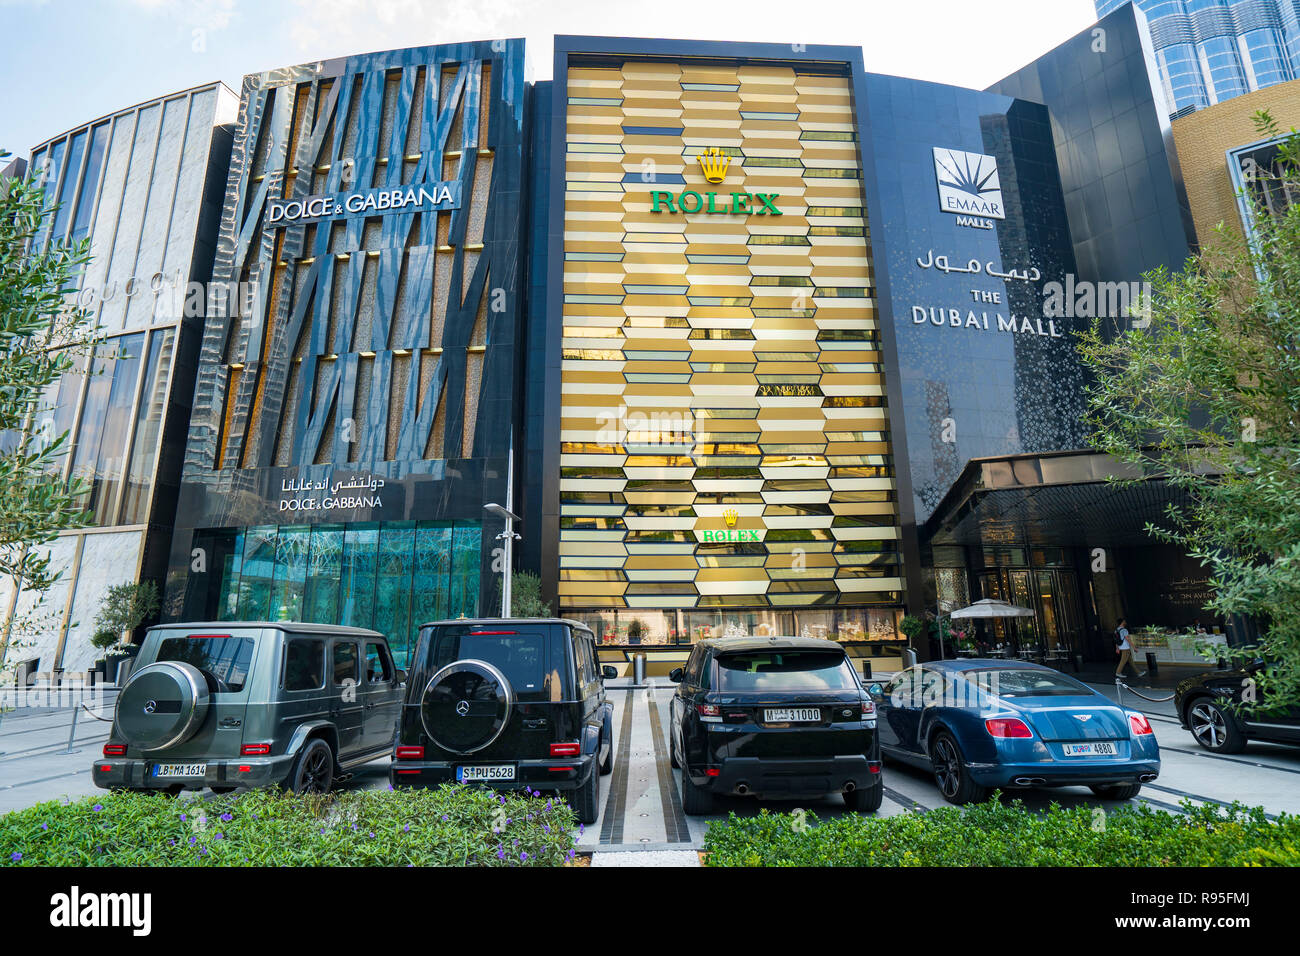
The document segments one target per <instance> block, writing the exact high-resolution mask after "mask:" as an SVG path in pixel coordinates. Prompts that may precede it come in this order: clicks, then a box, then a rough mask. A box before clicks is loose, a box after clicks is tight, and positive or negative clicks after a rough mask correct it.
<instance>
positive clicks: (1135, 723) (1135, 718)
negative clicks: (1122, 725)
mask: <svg viewBox="0 0 1300 956" xmlns="http://www.w3.org/2000/svg"><path fill="white" fill-rule="evenodd" d="M1128 725H1129V726H1130V727H1132V728H1133V734H1134V736H1140V735H1141V734H1149V733H1151V732H1152V730H1151V723H1150V721H1148V720H1147V719H1146V715H1145V714H1135V713H1132V712H1130V713H1129V715H1128Z"/></svg>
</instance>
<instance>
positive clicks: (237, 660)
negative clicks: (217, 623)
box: [156, 634, 253, 694]
mask: <svg viewBox="0 0 1300 956" xmlns="http://www.w3.org/2000/svg"><path fill="white" fill-rule="evenodd" d="M156 660H159V661H178V662H180V663H184V664H190V665H191V666H193V667H197V668H198V669H199V670H200V671H201V672H202V673H203V676H204V677H205V678H207V680H208V690H209V691H211V692H213V693H232V694H237V693H239V692H240V691H241V690H243V689H244V682H245V681H246V680H247V679H248V669H249V666H250V665H251V664H252V662H253V639H252V638H251V637H231V636H230V635H229V634H205V635H202V636H194V637H169V638H166V639H164V640H163V642H162V643H161V644H159V645H158V657H157V658H156Z"/></svg>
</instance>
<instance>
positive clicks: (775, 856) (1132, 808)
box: [703, 799, 1300, 866]
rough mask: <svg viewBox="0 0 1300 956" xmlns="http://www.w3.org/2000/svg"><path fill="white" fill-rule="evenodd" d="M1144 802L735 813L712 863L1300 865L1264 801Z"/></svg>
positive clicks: (1297, 825)
mask: <svg viewBox="0 0 1300 956" xmlns="http://www.w3.org/2000/svg"><path fill="white" fill-rule="evenodd" d="M1182 806H1183V810H1184V811H1185V812H1184V814H1177V813H1169V812H1166V811H1164V810H1156V809H1153V808H1152V807H1150V806H1149V805H1146V804H1137V805H1129V806H1125V807H1121V808H1118V809H1113V810H1101V809H1098V808H1093V807H1086V806H1079V807H1071V808H1069V809H1066V808H1062V807H1060V806H1057V805H1055V804H1053V805H1052V806H1051V807H1050V808H1049V809H1048V810H1047V811H1046V812H1039V811H1033V810H1028V809H1026V808H1025V806H1024V804H1023V803H1022V802H1021V801H1019V800H1016V801H1013V802H1010V803H1002V802H1000V801H999V800H998V799H993V800H990V801H988V802H987V803H982V804H974V805H970V806H967V807H964V808H958V807H941V808H939V809H936V810H932V811H929V812H927V813H913V812H907V813H902V814H899V815H897V816H890V817H880V816H859V815H857V814H848V815H846V816H842V817H837V818H835V819H831V820H825V821H818V820H817V818H816V817H814V816H812V815H811V814H808V815H804V814H800V813H794V814H785V813H767V812H763V813H761V814H759V815H758V816H754V817H748V818H741V817H737V816H736V815H735V814H732V815H731V817H730V819H728V820H726V821H719V822H718V823H715V824H714V825H713V826H712V827H710V828H709V831H708V834H707V836H706V837H705V840H704V847H703V849H704V851H705V852H706V853H707V856H706V858H705V862H706V865H708V866H1300V817H1295V816H1290V815H1285V814H1284V815H1283V816H1282V817H1281V818H1279V819H1278V820H1277V821H1276V822H1272V821H1270V820H1269V819H1268V818H1267V817H1266V816H1265V814H1264V810H1263V809H1262V808H1259V807H1256V808H1254V809H1247V808H1246V807H1243V806H1241V805H1240V804H1233V805H1232V806H1231V807H1226V808H1224V807H1218V806H1212V805H1204V806H1194V805H1193V804H1192V803H1191V802H1190V801H1186V800H1185V801H1183V804H1182Z"/></svg>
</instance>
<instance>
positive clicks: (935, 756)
mask: <svg viewBox="0 0 1300 956" xmlns="http://www.w3.org/2000/svg"><path fill="white" fill-rule="evenodd" d="M930 764H931V766H932V767H933V768H934V781H935V783H936V784H937V785H938V787H939V793H941V794H942V795H943V798H944V799H945V800H947V801H948V802H949V803H955V804H957V805H958V806H961V805H962V804H965V803H983V802H984V800H986V799H987V798H988V795H989V791H988V787H981V786H980V785H979V784H977V783H976V782H975V781H974V780H972V779H971V775H970V770H969V769H968V768H967V767H966V758H965V757H964V756H963V755H962V752H961V747H959V746H958V745H957V741H956V739H955V738H954V737H953V736H952V734H950V733H947V732H941V733H939V734H938V735H936V736H935V738H934V740H933V741H932V742H931V744H930Z"/></svg>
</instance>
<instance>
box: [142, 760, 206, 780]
mask: <svg viewBox="0 0 1300 956" xmlns="http://www.w3.org/2000/svg"><path fill="white" fill-rule="evenodd" d="M207 772H208V765H207V764H205V763H156V764H154V765H153V775H154V776H155V777H202V776H204V775H206V774H207Z"/></svg>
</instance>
